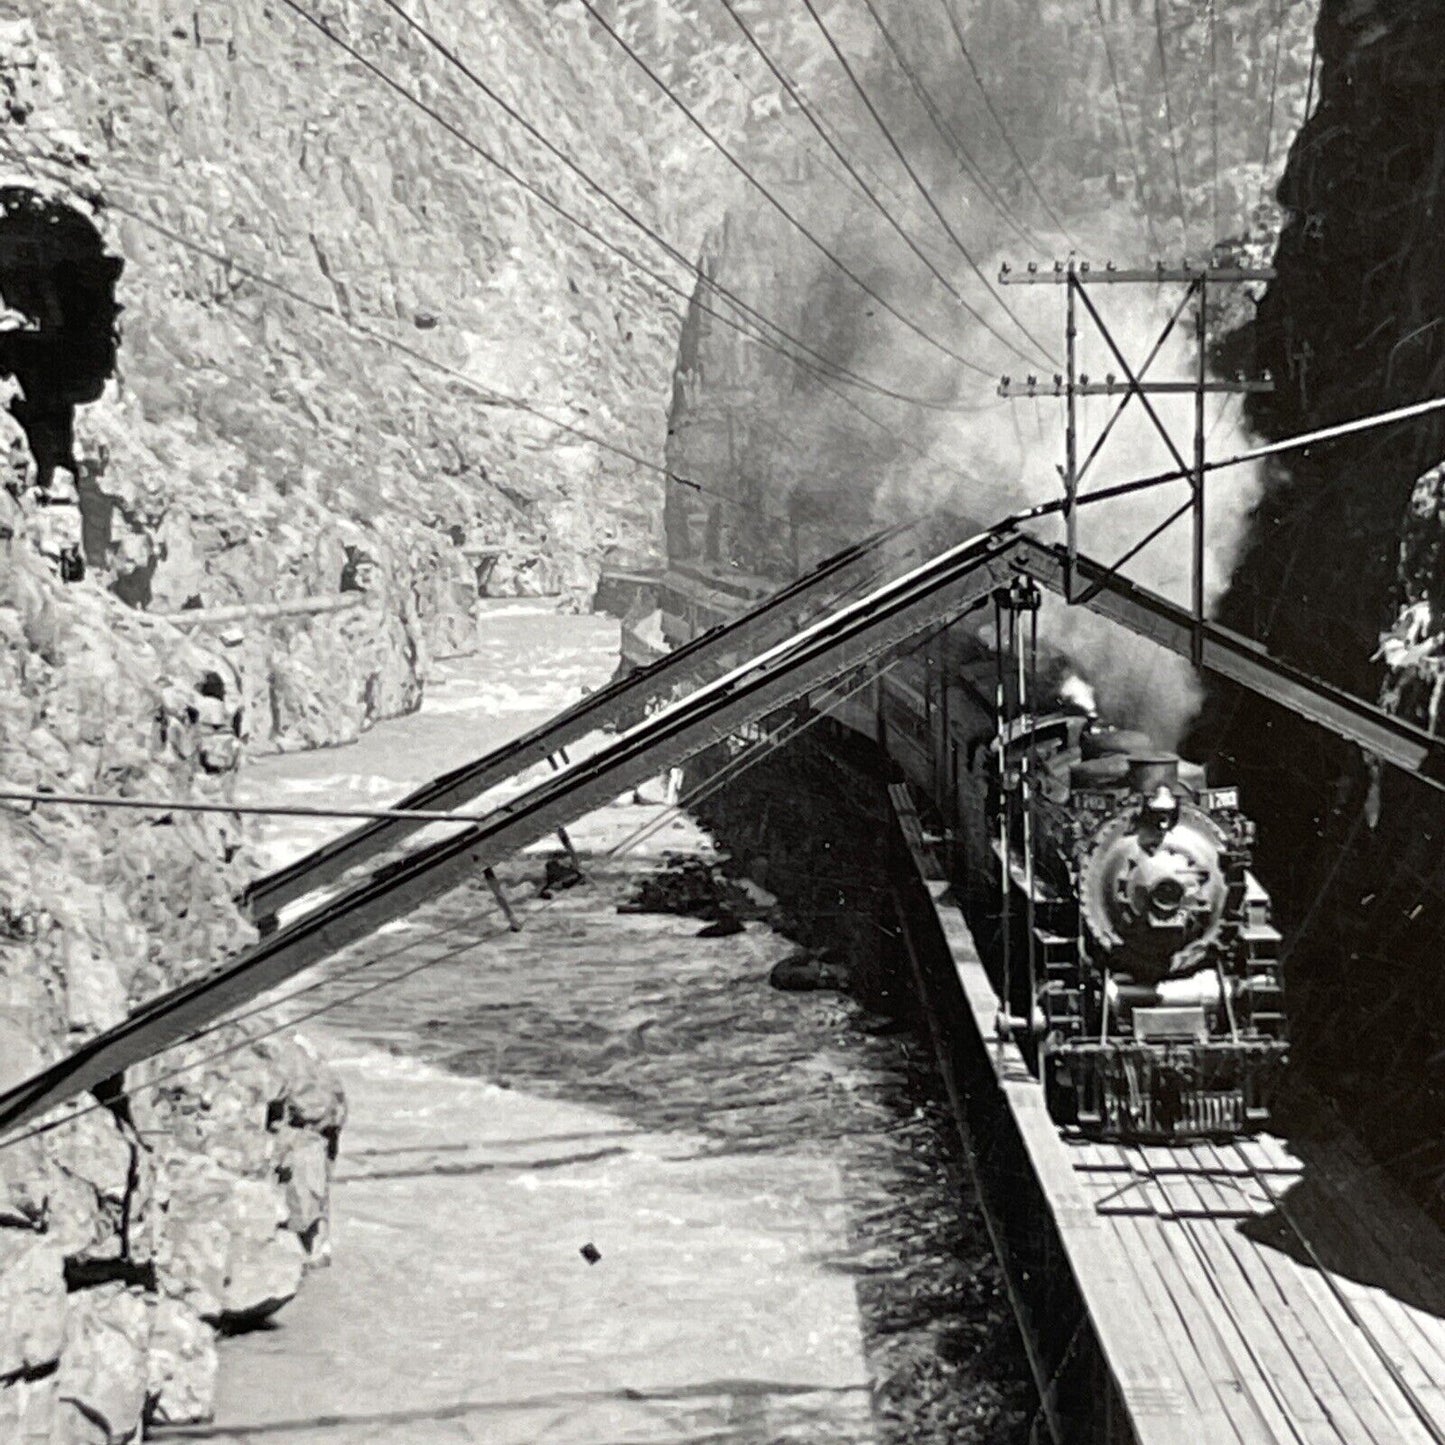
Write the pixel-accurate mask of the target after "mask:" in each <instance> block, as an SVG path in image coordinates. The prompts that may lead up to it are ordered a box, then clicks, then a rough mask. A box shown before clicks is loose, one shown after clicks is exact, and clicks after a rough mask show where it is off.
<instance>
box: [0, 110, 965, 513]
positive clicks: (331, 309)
mask: <svg viewBox="0 0 1445 1445" xmlns="http://www.w3.org/2000/svg"><path fill="white" fill-rule="evenodd" d="M0 147H3V148H4V149H5V150H7V151H8V152H9V153H10V154H11V155H12V156H13V157H14V158H15V159H16V160H17V161H18V162H19V163H20V164H21V165H22V166H23V167H24V168H25V169H26V170H27V171H28V172H29V173H30V174H31V175H32V176H36V175H40V174H44V176H45V178H46V179H49V180H51V181H53V182H55V183H58V184H66V185H68V184H71V183H73V181H74V177H73V176H72V175H69V174H67V173H64V172H62V171H59V170H58V169H54V168H49V167H47V166H46V165H45V163H44V158H43V157H39V156H35V155H25V154H24V153H22V152H21V151H20V150H19V148H18V147H16V146H15V144H14V143H13V141H11V140H10V139H9V137H7V136H5V135H4V134H3V133H0ZM104 204H105V207H106V209H108V210H111V211H114V212H115V213H116V214H118V215H123V216H125V217H127V218H128V219H130V220H132V221H134V222H136V224H138V225H140V226H143V227H145V228H146V229H148V230H150V231H153V232H154V233H156V234H157V235H160V236H162V237H163V238H165V239H166V240H168V241H170V242H172V243H173V244H175V245H177V246H180V247H182V248H183V249H186V250H190V251H192V252H194V253H196V254H197V255H200V256H203V257H204V258H205V259H207V260H209V261H212V262H214V263H215V264H217V265H219V266H224V267H226V268H227V270H228V271H229V272H231V273H234V274H235V275H238V276H241V277H243V278H245V279H246V280H248V281H251V282H253V283H254V284H256V285H258V286H261V287H264V288H266V289H268V290H271V291H274V292H276V293H277V294H279V295H281V296H284V297H285V298H286V299H288V300H290V301H293V302H295V303H296V304H298V305H301V306H305V307H306V308H308V309H309V310H312V311H314V312H316V313H317V314H319V315H321V316H323V317H325V318H326V319H328V320H329V321H331V322H332V323H333V324H335V325H337V326H340V327H342V328H343V329H345V330H347V331H349V332H351V333H352V334H354V335H356V336H359V337H360V338H362V339H364V340H367V341H369V342H372V343H374V344H377V345H380V346H384V347H386V348H388V349H389V350H392V351H395V352H397V353H399V354H401V355H403V356H405V357H407V358H408V359H410V360H412V361H415V362H417V363H419V364H421V365H423V366H426V367H427V368H429V369H430V370H433V371H436V372H438V373H439V374H441V375H443V376H445V377H447V378H448V379H450V380H452V381H454V382H457V383H459V384H460V385H462V386H464V387H465V388H466V389H468V390H469V391H471V392H473V393H475V394H476V395H478V396H479V397H481V399H482V400H483V401H484V402H486V403H488V404H490V405H493V406H500V407H509V408H512V409H515V410H518V411H523V412H526V413H528V414H529V415H532V416H535V417H537V418H538V419H539V420H542V421H545V422H547V423H548V424H549V425H552V426H555V427H557V428H558V429H560V430H562V431H565V432H567V433H568V434H569V435H572V436H576V437H577V438H578V439H579V440H582V441H587V442H590V443H592V444H593V445H595V446H598V447H601V448H602V449H603V450H605V451H609V452H612V453H613V454H615V455H617V456H620V457H622V458H624V459H625V460H628V461H631V462H634V463H636V464H637V465H638V466H640V467H643V468H645V469H646V470H648V471H651V472H655V473H657V474H658V475H660V476H662V477H663V478H664V479H666V480H669V481H673V482H677V483H679V484H681V485H683V486H687V487H691V488H692V489H694V490H696V491H702V492H710V493H712V494H713V495H716V496H720V497H724V496H726V495H727V494H725V493H722V492H720V491H717V490H716V489H715V488H710V487H707V486H706V485H704V484H702V483H700V482H697V481H695V480H693V479H692V478H690V477H685V476H680V475H678V474H677V473H675V472H673V471H672V470H671V469H669V468H668V467H666V466H662V465H659V464H658V463H657V462H654V461H652V460H650V459H648V458H646V457H643V456H639V455H638V454H637V453H636V452H634V451H631V450H630V449H628V448H626V447H622V446H620V445H618V444H617V443H614V442H610V441H608V440H606V439H605V438H603V437H599V436H597V435H596V434H595V433H593V432H590V431H588V430H586V429H585V428H581V427H577V426H575V425H573V424H571V423H569V422H565V421H563V420H561V419H560V418H558V417H555V416H553V415H551V414H549V413H548V412H545V411H543V410H542V409H541V408H539V407H536V406H534V405H532V404H531V403H529V402H527V401H524V400H522V399H521V398H520V397H515V396H512V395H510V394H508V393H506V392H501V391H498V390H497V389H496V388H495V387H492V386H488V385H485V384H484V383H482V382H479V381H477V380H476V379H475V378H474V377H472V376H469V375H468V374H467V373H466V372H463V371H460V370H458V369H457V368H456V367H453V366H450V365H448V364H447V363H446V362H444V361H441V360H440V359H439V358H437V357H434V356H430V355H428V354H427V353H426V352H424V351H420V350H418V349H417V348H416V347H414V346H410V345H408V344H407V343H406V342H404V341H401V340H400V339H398V338H396V337H393V336H390V335H388V334H387V333H385V332H382V331H377V330H376V329H375V328H373V327H369V326H367V325H365V324H364V323H362V322H358V321H357V320H356V319H355V318H354V317H351V316H348V315H346V314H345V313H343V312H342V311H340V310H338V309H337V308H336V307H335V306H333V305H329V304H327V303H325V302H322V301H318V300H316V298H314V297H311V296H307V295H306V294H305V293H304V292H300V291H297V290H296V289H295V288H294V287H293V286H290V285H288V284H287V283H285V282H283V281H278V280H276V279H275V278H274V277H272V276H269V275H268V274H267V273H265V272H262V271H259V270H257V269H256V268H255V267H252V266H248V265H247V264H246V263H244V262H241V261H238V260H237V259H236V258H235V257H234V256H232V255H230V254H229V253H227V252H224V251H221V250H218V249H216V248H214V247H211V246H207V245H205V244H204V243H202V242H200V241H197V240H195V239H194V238H192V237H190V236H187V235H184V234H183V233H181V232H178V231H176V230H174V229H172V228H171V227H169V226H167V225H166V224H165V223H164V222H161V221H158V220H156V219H155V218H154V217H151V216H148V215H146V214H145V213H144V212H143V211H139V210H137V209H135V208H134V207H133V206H129V205H127V204H126V203H125V202H123V201H119V200H116V199H114V198H113V197H112V196H110V195H107V196H106V197H105V201H104ZM702 309H704V310H705V311H707V310H708V308H707V307H706V306H703V308H702ZM673 314H674V315H676V313H673ZM708 314H710V315H716V314H717V313H715V312H711V311H708ZM722 319H727V318H722ZM750 339H754V340H758V341H760V343H761V344H764V345H768V343H767V342H766V340H765V339H764V338H750ZM769 349H776V348H772V347H771V346H770V347H769ZM783 354H784V355H786V353H783ZM788 359H789V360H794V361H796V360H797V358H791V357H789V358H788ZM804 369H805V370H807V372H808V374H809V375H810V376H812V377H813V379H814V380H815V381H817V383H818V384H819V385H820V386H822V387H823V388H824V389H825V390H827V391H829V392H830V393H831V394H833V395H834V396H835V397H837V399H838V400H839V401H841V402H843V403H844V405H846V406H848V407H849V408H850V409H851V410H853V411H854V412H855V413H856V414H857V415H859V416H861V417H863V418H864V419H865V420H866V421H867V422H869V423H870V424H871V425H872V426H874V427H876V428H878V429H879V430H880V431H882V432H883V433H885V434H886V435H887V436H888V437H889V438H890V439H891V440H892V441H894V442H895V443H897V444H898V445H900V446H903V447H904V448H906V449H908V450H911V451H913V452H914V453H915V454H917V455H918V456H919V458H920V459H921V460H923V461H926V462H928V463H929V464H930V465H932V466H934V467H937V468H939V469H940V470H942V471H947V472H952V473H954V474H955V475H957V476H958V477H959V479H960V480H962V481H965V482H973V481H975V480H976V478H975V477H973V476H971V475H970V474H968V473H966V472H964V471H962V470H961V469H960V468H959V467H958V466H956V465H955V464H953V463H950V462H945V461H942V460H940V459H939V458H937V457H935V456H933V455H932V454H931V453H930V452H928V451H927V449H926V448H924V447H922V446H920V445H919V444H918V443H917V442H914V441H913V440H912V438H911V437H909V436H907V435H906V434H903V433H900V432H898V431H896V430H895V429H894V428H893V427H891V426H889V425H888V423H887V422H884V421H881V420H880V419H879V418H878V417H876V416H874V415H873V413H872V412H870V411H868V410H867V409H866V408H865V407H863V406H861V405H860V404H858V403H857V402H856V401H855V400H854V399H853V398H852V397H850V396H849V395H848V394H847V393H846V392H844V391H842V390H841V389H840V388H839V387H838V386H836V385H835V384H834V381H833V379H832V378H831V377H829V376H826V375H824V374H822V373H821V372H815V371H813V370H812V369H809V368H807V367H806V366H805V367H804ZM895 399H897V400H901V401H909V402H910V404H923V405H927V404H926V403H922V402H920V401H919V399H917V398H906V397H903V396H902V395H901V394H899V395H897V396H896V397H895ZM953 409H954V408H951V407H950V408H948V410H950V411H952V410H953ZM965 410H967V408H965ZM774 520H777V521H783V522H786V521H788V520H789V519H787V518H784V517H781V516H778V517H774ZM804 525H810V526H811V525H816V524H812V523H807V524H804Z"/></svg>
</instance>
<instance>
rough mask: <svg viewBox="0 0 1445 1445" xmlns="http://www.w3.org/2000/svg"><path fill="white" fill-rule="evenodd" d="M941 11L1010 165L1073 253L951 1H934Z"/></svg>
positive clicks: (1065, 229)
mask: <svg viewBox="0 0 1445 1445" xmlns="http://www.w3.org/2000/svg"><path fill="white" fill-rule="evenodd" d="M938 3H939V4H940V5H941V6H942V7H943V13H944V14H945V15H946V16H947V17H948V23H949V26H950V27H951V28H952V30H953V36H954V39H955V40H957V41H958V48H959V51H960V53H961V54H962V55H963V58H964V60H965V62H966V63H967V65H968V69H969V74H970V75H972V76H973V82H974V84H975V85H976V86H977V87H978V93H979V95H981V96H982V97H983V103H984V105H985V106H986V107H987V109H988V113H989V115H990V116H992V117H993V123H994V125H996V126H997V127H998V133H999V134H1000V135H1001V136H1002V137H1003V143H1004V145H1005V146H1006V147H1007V148H1008V153H1009V154H1010V155H1011V156H1012V157H1013V159H1014V164H1015V165H1016V166H1017V167H1018V168H1019V173H1020V174H1021V175H1022V176H1023V178H1024V181H1025V182H1026V183H1027V185H1028V188H1029V189H1030V190H1031V191H1032V192H1033V193H1034V195H1036V196H1037V197H1038V198H1039V204H1040V205H1041V206H1042V207H1043V208H1044V214H1045V215H1046V216H1047V217H1048V218H1049V220H1051V221H1052V222H1053V223H1054V225H1055V226H1057V227H1058V228H1059V234H1060V235H1062V236H1063V238H1064V239H1065V240H1066V241H1067V242H1068V243H1069V245H1071V246H1072V247H1073V248H1074V249H1075V250H1079V249H1080V247H1079V243H1078V241H1076V240H1075V239H1074V237H1073V236H1071V235H1070V234H1069V228H1068V227H1067V226H1066V225H1064V223H1063V221H1061V220H1060V219H1059V216H1058V213H1057V212H1056V211H1055V210H1054V208H1053V207H1052V206H1051V205H1050V204H1049V201H1048V197H1047V196H1045V195H1044V193H1043V192H1042V191H1041V190H1040V189H1039V186H1038V182H1037V181H1035V180H1034V176H1033V172H1032V171H1031V170H1030V169H1029V165H1028V162H1027V161H1025V160H1024V158H1023V156H1022V155H1020V154H1019V149H1018V147H1017V146H1016V145H1015V144H1014V140H1013V137H1012V136H1011V135H1010V134H1009V129H1008V126H1006V125H1005V124H1004V120H1003V117H1002V116H1001V115H1000V114H999V112H998V108H997V107H996V106H995V105H994V103H993V97H992V96H991V95H990V94H989V93H988V87H987V86H986V85H985V84H984V83H983V76H982V75H980V74H979V69H978V66H977V65H976V64H974V59H973V55H972V54H971V53H970V51H969V48H968V41H967V40H966V39H965V38H964V34H963V26H962V25H961V24H960V23H959V19H958V16H957V15H955V14H954V12H953V5H952V4H951V0H938Z"/></svg>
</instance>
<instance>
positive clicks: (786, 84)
mask: <svg viewBox="0 0 1445 1445" xmlns="http://www.w3.org/2000/svg"><path fill="white" fill-rule="evenodd" d="M388 3H390V0H388ZM720 3H721V4H722V6H723V8H724V9H725V10H726V11H727V12H728V14H729V15H731V16H732V18H733V20H734V21H735V22H736V24H737V26H738V28H739V29H740V30H741V31H742V33H743V35H744V37H745V38H746V39H747V41H748V43H749V45H751V46H752V48H753V49H754V50H755V51H757V53H758V55H759V56H760V57H761V58H762V60H763V63H764V64H765V65H766V66H767V67H768V69H769V70H770V71H771V72H772V73H773V75H774V77H775V78H776V79H777V81H778V83H779V84H780V85H781V86H782V87H783V88H784V89H785V90H786V91H787V93H788V94H789V96H791V97H792V99H793V101H794V103H795V104H796V105H797V107H798V109H799V110H800V111H801V112H802V114H803V115H804V116H805V117H806V119H807V120H808V122H809V123H810V124H811V125H812V126H813V128H814V130H816V131H817V132H818V135H819V136H820V137H821V138H822V140H823V142H824V144H825V145H826V146H827V147H828V149H829V150H831V151H832V152H833V154H834V155H835V156H837V158H838V160H839V162H840V163H841V164H842V165H843V167H844V169H845V170H846V171H847V172H848V174H849V176H851V177H852V179H853V182H854V184H855V185H856V186H857V187H858V189H859V190H860V191H862V193H863V195H864V196H865V197H867V199H868V201H869V203H870V204H871V205H872V206H873V208H874V209H875V210H876V211H877V212H878V213H879V215H881V216H882V217H883V219H884V220H885V221H886V222H887V223H888V224H889V226H891V227H892V228H893V230H894V231H895V232H897V234H898V235H899V236H900V237H901V238H902V240H903V242H904V244H905V245H906V246H907V247H908V249H909V250H910V251H912V252H913V254H914V255H915V256H917V257H918V259H919V260H920V261H922V262H923V264H924V265H925V266H926V267H927V268H928V270H929V271H930V272H931V273H932V274H933V276H934V278H935V279H936V280H937V281H938V282H939V284H940V285H941V286H942V287H943V288H944V289H945V290H946V291H947V292H948V294H949V295H950V296H952V297H953V299H954V300H955V301H957V302H958V303H959V304H960V305H961V306H962V307H963V308H964V310H965V311H967V312H968V314H969V315H970V316H972V317H973V318H974V319H975V320H976V321H978V322H979V323H980V324H981V325H982V326H984V327H985V328H986V329H988V330H989V331H990V332H991V333H992V334H993V335H994V336H995V337H997V338H998V339H999V340H1000V341H1002V342H1003V343H1004V345H1006V346H1007V347H1008V348H1009V350H1010V351H1012V352H1013V353H1014V355H1015V356H1017V357H1019V358H1020V359H1021V360H1023V361H1031V360H1032V358H1031V357H1029V356H1028V355H1027V354H1026V353H1025V352H1022V351H1020V350H1019V349H1018V347H1017V346H1015V345H1014V344H1013V343H1012V342H1011V341H1009V340H1008V339H1007V338H1006V337H1003V336H1000V335H999V333H998V332H997V331H995V330H994V328H993V327H992V326H990V325H989V323H988V322H987V321H986V320H985V319H984V318H983V317H982V316H980V315H979V313H978V312H977V311H976V310H975V309H974V308H973V306H972V305H970V303H969V302H968V300H967V299H966V298H965V297H964V295H963V293H962V292H961V291H960V290H959V289H958V287H957V286H955V285H954V283H953V282H952V280H950V279H949V277H947V276H945V275H944V273H943V272H942V271H940V270H939V268H938V266H937V265H936V264H935V263H934V262H933V260H932V258H931V257H929V256H928V254H927V253H926V252H925V251H923V250H922V248H921V247H920V246H919V244H918V242H917V241H916V240H915V239H914V238H913V236H912V235H910V234H909V232H908V231H907V230H906V229H905V228H904V227H903V225H902V223H901V222H900V221H899V220H898V218H897V217H896V216H894V215H893V213H892V212H891V211H890V210H889V209H888V207H887V206H885V205H884V204H883V202H882V201H881V200H879V198H878V195H877V193H876V192H875V191H874V190H873V188H872V187H871V186H870V185H869V184H868V182H867V181H865V180H864V179H863V177H862V176H861V175H859V173H858V169H857V167H856V166H855V165H854V164H853V162H852V161H851V160H849V158H848V157H847V156H846V155H845V154H844V153H843V150H842V148H841V147H840V146H839V145H837V143H836V142H835V141H834V140H833V138H832V137H831V136H830V135H829V134H828V132H827V131H825V130H824V129H823V127H822V126H821V125H820V124H819V123H818V120H817V118H816V117H815V116H814V115H813V112H812V108H811V107H810V106H809V105H808V104H807V102H806V101H805V100H804V99H803V97H802V96H801V94H800V93H799V91H798V87H797V86H796V85H795V84H794V83H793V81H792V80H791V79H790V78H789V77H788V76H787V75H786V74H785V73H784V72H783V70H782V69H781V68H780V67H779V66H778V64H777V63H776V62H775V61H774V59H773V57H772V56H771V55H770V54H769V53H768V51H767V50H766V49H765V48H764V46H763V44H762V42H761V41H759V39H758V38H757V35H756V34H755V33H754V31H753V30H752V28H751V27H750V26H749V25H748V23H747V21H745V20H744V19H743V18H742V16H741V15H739V14H738V11H737V8H736V7H735V6H734V5H733V3H732V0H720ZM910 174H911V172H910ZM945 225H946V223H945ZM975 269H977V268H975ZM979 274H980V275H982V274H983V273H982V272H979Z"/></svg>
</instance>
